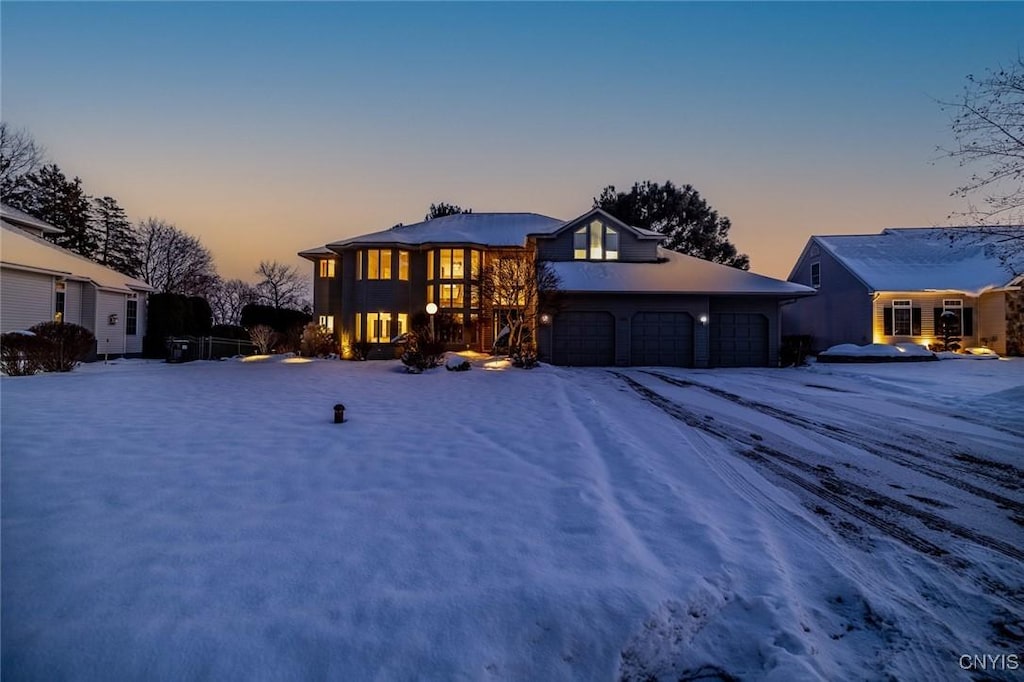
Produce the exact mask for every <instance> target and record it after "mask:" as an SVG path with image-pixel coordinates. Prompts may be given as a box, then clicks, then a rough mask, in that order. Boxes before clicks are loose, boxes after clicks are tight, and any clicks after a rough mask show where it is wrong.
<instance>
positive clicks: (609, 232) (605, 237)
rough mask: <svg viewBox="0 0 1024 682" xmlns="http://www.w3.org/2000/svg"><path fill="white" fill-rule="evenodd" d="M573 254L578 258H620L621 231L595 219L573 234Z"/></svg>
mask: <svg viewBox="0 0 1024 682" xmlns="http://www.w3.org/2000/svg"><path fill="white" fill-rule="evenodd" d="M572 254H573V258H575V259H576V260H618V258H619V233H618V231H616V230H615V229H613V228H611V227H608V226H607V225H605V224H604V223H602V222H601V221H600V220H595V221H593V222H591V223H590V224H589V225H584V226H583V227H580V228H578V229H577V230H576V232H575V233H574V234H573V236H572Z"/></svg>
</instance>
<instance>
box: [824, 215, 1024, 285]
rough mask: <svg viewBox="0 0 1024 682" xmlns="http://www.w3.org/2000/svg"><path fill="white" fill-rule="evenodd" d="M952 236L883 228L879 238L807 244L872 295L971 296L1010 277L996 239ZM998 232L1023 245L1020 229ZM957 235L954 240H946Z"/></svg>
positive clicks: (1023, 229)
mask: <svg viewBox="0 0 1024 682" xmlns="http://www.w3.org/2000/svg"><path fill="white" fill-rule="evenodd" d="M957 230H960V228H889V229H886V230H883V231H882V232H881V234H863V235H830V236H817V237H814V238H813V239H814V240H815V241H817V242H818V243H819V244H821V246H822V247H824V248H825V249H826V250H828V251H829V253H831V254H832V255H833V256H834V257H835V258H836V260H838V261H839V262H841V263H843V264H844V265H845V266H846V267H847V268H848V269H849V270H850V272H852V273H853V274H854V275H855V276H857V277H858V278H859V279H860V280H861V281H862V282H864V284H865V285H867V287H868V288H869V289H870V290H872V291H927V290H935V291H960V292H964V293H967V294H971V293H975V294H976V293H978V292H981V291H985V290H986V289H992V288H996V287H1002V286H1006V285H1007V284H1008V283H1009V282H1010V280H1011V279H1012V278H1013V273H1012V271H1011V270H1010V269H1009V268H1007V266H1006V265H1005V264H1003V263H1002V262H1001V261H1000V259H999V253H998V250H997V249H998V247H997V246H996V240H997V239H998V237H996V236H994V235H993V236H985V235H982V234H974V233H965V232H963V231H962V230H960V231H959V232H957ZM1000 230H1001V231H1006V230H1010V231H1015V230H1019V231H1020V234H1021V238H1022V239H1024V226H1019V227H1009V228H1000ZM957 234H959V235H960V236H958V237H956V238H952V237H954V236H955V235H957ZM1021 265H1024V264H1021Z"/></svg>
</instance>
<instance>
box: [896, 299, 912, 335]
mask: <svg viewBox="0 0 1024 682" xmlns="http://www.w3.org/2000/svg"><path fill="white" fill-rule="evenodd" d="M912 305H913V304H912V302H911V301H909V300H905V301H893V302H892V333H893V336H910V333H911V306H912Z"/></svg>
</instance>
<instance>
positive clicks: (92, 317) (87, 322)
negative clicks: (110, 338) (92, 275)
mask: <svg viewBox="0 0 1024 682" xmlns="http://www.w3.org/2000/svg"><path fill="white" fill-rule="evenodd" d="M96 294H97V291H96V287H95V286H93V285H92V284H89V283H84V282H83V284H82V326H83V327H85V328H86V329H88V330H89V331H91V332H92V333H93V335H95V336H99V334H97V333H96Z"/></svg>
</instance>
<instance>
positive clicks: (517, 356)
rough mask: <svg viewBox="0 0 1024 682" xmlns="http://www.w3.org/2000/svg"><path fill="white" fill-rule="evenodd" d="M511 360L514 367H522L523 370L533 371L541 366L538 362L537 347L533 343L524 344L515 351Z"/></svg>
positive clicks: (510, 357)
mask: <svg viewBox="0 0 1024 682" xmlns="http://www.w3.org/2000/svg"><path fill="white" fill-rule="evenodd" d="M509 359H510V360H512V366H513V367H521V368H523V369H533V368H534V367H536V366H537V365H538V364H540V363H538V362H537V347H536V346H534V345H533V344H532V343H524V344H523V345H521V346H519V347H518V348H516V349H515V350H513V351H512V354H511V355H510V356H509Z"/></svg>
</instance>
